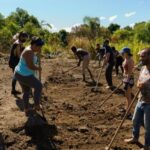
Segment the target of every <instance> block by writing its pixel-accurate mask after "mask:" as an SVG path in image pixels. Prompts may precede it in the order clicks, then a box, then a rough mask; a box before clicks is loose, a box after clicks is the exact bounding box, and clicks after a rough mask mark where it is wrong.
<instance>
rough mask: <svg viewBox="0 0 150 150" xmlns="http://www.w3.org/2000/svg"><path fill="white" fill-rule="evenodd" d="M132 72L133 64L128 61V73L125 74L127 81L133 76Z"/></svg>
mask: <svg viewBox="0 0 150 150" xmlns="http://www.w3.org/2000/svg"><path fill="white" fill-rule="evenodd" d="M133 70H134V62H133V61H130V62H128V72H127V73H126V74H127V80H128V81H129V80H130V78H131V75H133Z"/></svg>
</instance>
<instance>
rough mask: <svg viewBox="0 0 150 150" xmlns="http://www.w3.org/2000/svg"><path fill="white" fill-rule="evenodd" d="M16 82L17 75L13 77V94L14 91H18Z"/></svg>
mask: <svg viewBox="0 0 150 150" xmlns="http://www.w3.org/2000/svg"><path fill="white" fill-rule="evenodd" d="M16 82H17V80H16V79H15V76H14V75H13V78H12V94H13V92H14V91H16Z"/></svg>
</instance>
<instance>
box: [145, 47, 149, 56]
mask: <svg viewBox="0 0 150 150" xmlns="http://www.w3.org/2000/svg"><path fill="white" fill-rule="evenodd" d="M145 50H146V51H147V55H150V47H149V48H146V49H145Z"/></svg>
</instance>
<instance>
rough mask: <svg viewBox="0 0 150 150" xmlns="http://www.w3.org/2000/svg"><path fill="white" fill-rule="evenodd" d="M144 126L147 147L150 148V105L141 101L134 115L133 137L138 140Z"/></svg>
mask: <svg viewBox="0 0 150 150" xmlns="http://www.w3.org/2000/svg"><path fill="white" fill-rule="evenodd" d="M142 125H144V128H145V146H150V103H143V102H141V101H139V102H138V103H137V105H136V108H135V111H134V115H133V137H134V138H136V139H137V140H138V139H139V133H140V127H141V126H142Z"/></svg>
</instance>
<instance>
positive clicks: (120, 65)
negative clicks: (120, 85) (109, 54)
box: [120, 64, 124, 75]
mask: <svg viewBox="0 0 150 150" xmlns="http://www.w3.org/2000/svg"><path fill="white" fill-rule="evenodd" d="M120 68H121V71H122V75H123V73H124V70H123V67H122V64H121V65H120Z"/></svg>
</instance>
